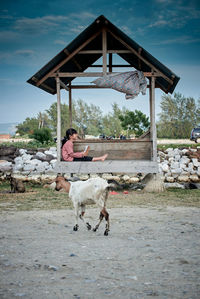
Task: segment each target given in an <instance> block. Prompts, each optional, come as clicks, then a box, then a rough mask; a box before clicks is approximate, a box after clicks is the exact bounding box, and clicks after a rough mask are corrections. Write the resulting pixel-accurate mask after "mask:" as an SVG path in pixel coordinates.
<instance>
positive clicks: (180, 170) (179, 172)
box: [171, 168, 182, 175]
mask: <svg viewBox="0 0 200 299" xmlns="http://www.w3.org/2000/svg"><path fill="white" fill-rule="evenodd" d="M181 172H182V169H181V168H175V169H172V170H171V173H172V175H174V174H181Z"/></svg>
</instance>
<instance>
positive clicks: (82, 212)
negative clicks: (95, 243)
mask: <svg viewBox="0 0 200 299" xmlns="http://www.w3.org/2000/svg"><path fill="white" fill-rule="evenodd" d="M84 215H85V205H81V213H80V215H79V218H80V219H81V220H82V221H83V222H84V223H85V225H86V227H87V229H88V230H91V228H92V227H91V225H90V224H89V222H85V219H84Z"/></svg>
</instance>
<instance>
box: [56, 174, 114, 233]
mask: <svg viewBox="0 0 200 299" xmlns="http://www.w3.org/2000/svg"><path fill="white" fill-rule="evenodd" d="M111 185H112V184H108V182H107V181H106V180H104V179H102V178H91V179H88V180H87V181H76V182H68V181H67V180H65V178H64V177H62V176H58V177H57V178H56V187H55V190H57V191H59V190H60V189H62V188H63V189H64V190H65V191H66V192H67V193H69V198H70V199H71V201H72V203H73V206H74V212H75V225H74V227H73V230H74V231H77V230H78V227H79V226H78V217H79V218H80V219H81V220H82V221H83V222H84V223H85V220H84V214H85V206H86V205H88V204H95V203H96V204H97V205H98V207H99V208H100V209H101V210H100V216H99V222H98V223H97V225H96V226H95V227H94V228H93V231H94V232H96V231H97V229H98V228H99V225H100V223H101V222H102V220H103V218H104V217H105V220H106V229H105V231H104V235H105V236H107V235H108V232H109V230H110V222H109V214H108V212H107V210H106V201H107V198H108V190H109V187H111ZM79 208H81V213H80V214H79ZM85 224H86V227H87V229H88V230H91V228H92V227H91V225H90V224H89V223H88V222H86V223H85Z"/></svg>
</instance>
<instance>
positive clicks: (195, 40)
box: [152, 36, 200, 45]
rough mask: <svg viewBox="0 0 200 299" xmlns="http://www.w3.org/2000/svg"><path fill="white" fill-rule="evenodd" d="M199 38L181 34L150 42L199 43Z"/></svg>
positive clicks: (158, 43) (165, 43)
mask: <svg viewBox="0 0 200 299" xmlns="http://www.w3.org/2000/svg"><path fill="white" fill-rule="evenodd" d="M199 42H200V38H193V37H190V36H181V37H176V38H172V39H166V40H163V41H159V42H157V43H152V45H169V44H192V43H199Z"/></svg>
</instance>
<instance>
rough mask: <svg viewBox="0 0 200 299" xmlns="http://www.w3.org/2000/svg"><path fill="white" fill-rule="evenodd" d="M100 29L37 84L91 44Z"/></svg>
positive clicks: (39, 82) (38, 83)
mask: <svg viewBox="0 0 200 299" xmlns="http://www.w3.org/2000/svg"><path fill="white" fill-rule="evenodd" d="M100 32H101V31H100V30H99V31H98V32H96V33H95V34H94V35H92V36H91V37H90V38H88V39H87V40H86V41H85V42H84V43H83V44H82V45H81V46H80V47H78V48H77V49H76V50H75V51H74V52H72V53H71V54H70V55H69V56H68V57H66V58H65V59H64V60H63V61H61V62H60V63H59V64H58V65H56V66H55V67H54V68H53V69H52V70H51V71H50V72H48V73H47V74H46V75H45V76H44V77H42V79H40V80H39V81H38V82H37V83H36V85H37V86H39V85H40V84H41V83H42V82H44V81H45V80H46V79H47V78H48V77H50V76H51V74H53V73H54V72H56V71H57V70H58V69H59V68H60V67H61V66H63V65H64V64H65V63H66V62H67V61H69V60H70V59H71V58H72V57H74V56H75V55H76V54H77V53H78V52H79V51H80V50H81V49H83V48H84V47H85V46H87V44H89V43H90V42H91V41H92V40H93V39H95V38H96V37H97V36H98V35H99V34H100Z"/></svg>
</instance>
